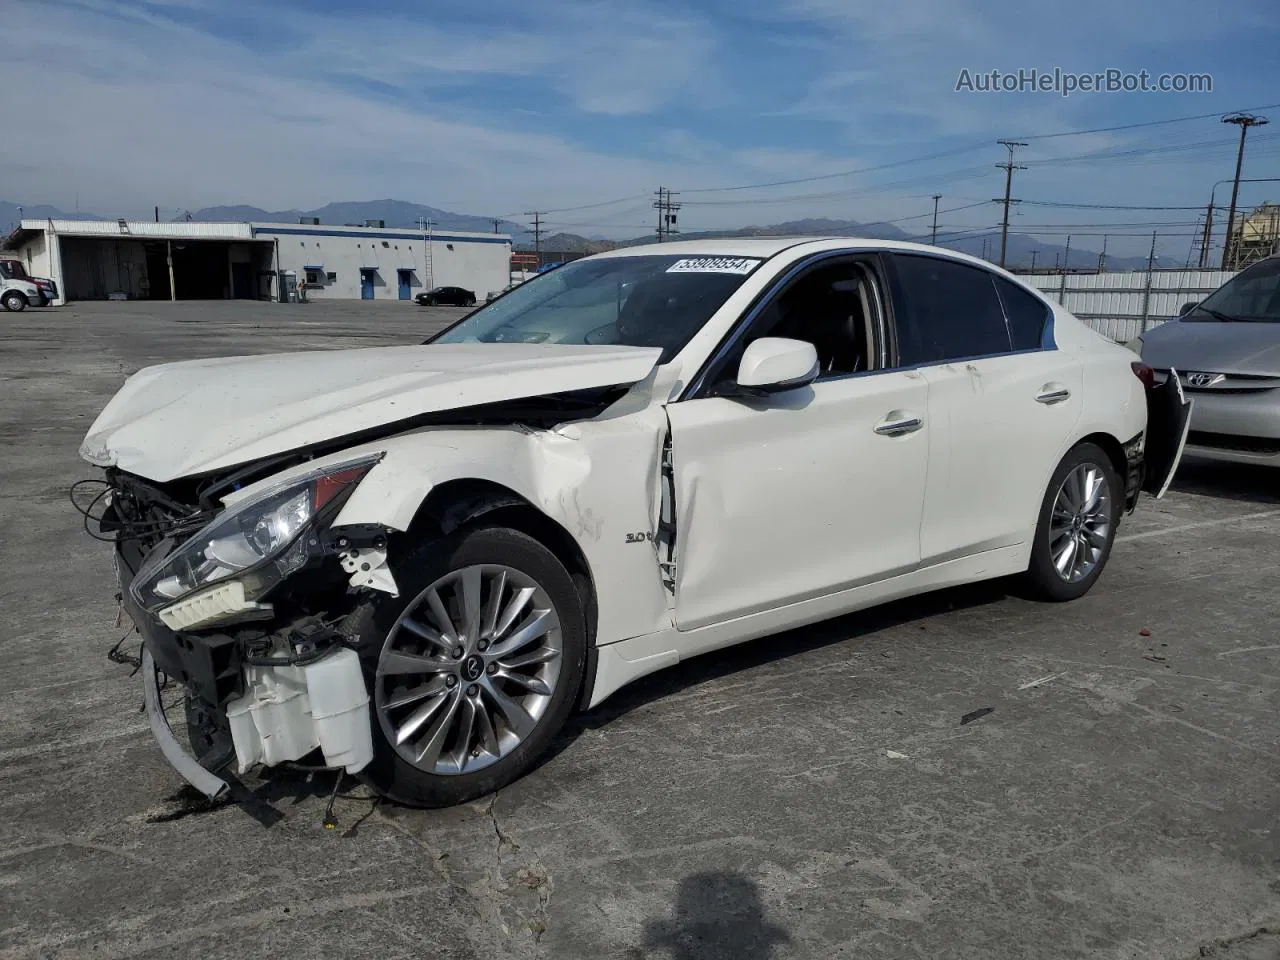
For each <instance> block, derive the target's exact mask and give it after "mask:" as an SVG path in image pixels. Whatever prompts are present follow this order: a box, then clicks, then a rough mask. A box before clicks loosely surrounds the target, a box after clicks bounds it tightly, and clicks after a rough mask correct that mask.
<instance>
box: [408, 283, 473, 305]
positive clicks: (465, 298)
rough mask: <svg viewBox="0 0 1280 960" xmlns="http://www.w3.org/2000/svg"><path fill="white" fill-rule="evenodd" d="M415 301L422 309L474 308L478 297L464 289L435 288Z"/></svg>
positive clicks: (418, 296)
mask: <svg viewBox="0 0 1280 960" xmlns="http://www.w3.org/2000/svg"><path fill="white" fill-rule="evenodd" d="M413 299H415V300H417V301H418V306H420V307H474V306H475V305H476V295H475V292H474V291H472V290H464V289H462V287H435V288H434V289H431V290H427V291H425V292H423V293H420V294H418V295H417V296H416V297H414V298H413Z"/></svg>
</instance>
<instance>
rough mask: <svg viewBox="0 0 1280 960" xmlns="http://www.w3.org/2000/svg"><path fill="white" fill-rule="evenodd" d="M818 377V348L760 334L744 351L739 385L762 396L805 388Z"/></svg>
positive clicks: (798, 341) (743, 391)
mask: <svg viewBox="0 0 1280 960" xmlns="http://www.w3.org/2000/svg"><path fill="white" fill-rule="evenodd" d="M817 377H818V351H817V350H816V349H814V346H813V344H812V343H806V342H805V341H803V340H791V339H789V338H787V337H761V338H760V339H759V340H754V341H752V342H751V344H749V345H748V346H747V349H746V351H745V352H744V353H743V354H742V362H741V363H739V364H738V379H737V386H738V388H739V389H740V390H741V392H742V393H743V394H747V395H752V394H754V395H762V394H768V393H779V392H781V391H783V390H791V389H793V388H795V387H803V386H804V385H805V384H809V383H812V382H813V381H814V380H816V379H817Z"/></svg>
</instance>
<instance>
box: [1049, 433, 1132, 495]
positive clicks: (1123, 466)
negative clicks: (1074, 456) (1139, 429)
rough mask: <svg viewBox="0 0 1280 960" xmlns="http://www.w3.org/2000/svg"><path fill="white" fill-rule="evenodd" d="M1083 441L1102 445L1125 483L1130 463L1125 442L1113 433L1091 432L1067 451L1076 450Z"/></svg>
mask: <svg viewBox="0 0 1280 960" xmlns="http://www.w3.org/2000/svg"><path fill="white" fill-rule="evenodd" d="M1082 443H1092V444H1096V445H1097V446H1099V447H1101V448H1102V450H1103V452H1104V453H1106V455H1107V457H1108V458H1109V459H1110V460H1111V466H1113V467H1114V468H1115V471H1116V476H1117V477H1119V478H1120V482H1121V484H1123V483H1124V481H1125V476H1126V475H1127V474H1128V472H1129V464H1128V460H1127V459H1126V458H1125V455H1124V444H1123V443H1121V442H1120V441H1119V440H1117V439H1116V438H1115V437H1114V436H1112V435H1111V434H1109V433H1104V432H1100V431H1099V432H1095V433H1090V434H1087V435H1085V436H1083V437H1081V438H1080V439H1079V440H1077V441H1076V442H1075V443H1073V444H1072V445H1071V446H1070V448H1069V449H1068V450H1067V453H1070V452H1071V450H1074V449H1075V448H1076V447H1078V446H1080V444H1082ZM1065 455H1066V454H1063V456H1065ZM1059 462H1061V458H1059Z"/></svg>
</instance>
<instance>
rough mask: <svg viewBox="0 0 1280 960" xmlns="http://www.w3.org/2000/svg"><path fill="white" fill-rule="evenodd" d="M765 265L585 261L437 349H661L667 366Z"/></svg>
mask: <svg viewBox="0 0 1280 960" xmlns="http://www.w3.org/2000/svg"><path fill="white" fill-rule="evenodd" d="M762 262H763V261H762V260H760V259H758V258H754V257H727V256H726V257H718V256H700V257H688V256H685V257H680V256H673V255H670V254H668V255H665V256H659V255H642V256H632V257H606V258H603V259H600V260H578V261H575V262H573V263H568V264H565V265H564V266H562V267H558V268H556V269H555V270H553V271H549V272H547V273H543V274H539V275H538V276H536V277H534V278H533V279H531V280H528V281H526V282H525V283H522V284H521V285H520V286H518V287H516V288H515V289H514V290H512V291H511V292H509V293H507V294H506V295H505V296H503V297H501V298H500V299H498V300H495V301H493V303H491V304H489V305H488V306H485V307H481V308H480V309H479V310H477V311H476V312H475V313H472V314H471V315H470V316H468V317H467V318H466V319H464V320H462V321H461V322H460V323H457V324H455V325H454V326H452V327H450V328H449V329H447V330H445V331H444V332H443V333H441V334H440V335H439V336H437V337H435V338H434V339H432V340H431V341H430V342H431V343H573V344H583V343H590V344H625V345H629V346H640V347H660V348H661V349H662V359H661V361H660V362H662V363H666V362H667V361H668V360H670V359H671V358H672V357H673V356H675V355H676V354H677V353H678V352H679V351H680V350H681V348H683V347H684V345H685V344H686V343H688V342H689V340H690V338H692V337H693V335H694V334H695V333H697V331H698V330H699V329H701V328H702V325H703V324H705V323H706V322H707V321H708V320H709V319H711V315H712V314H714V313H715V312H716V310H718V309H719V308H720V307H721V305H722V304H723V303H724V302H725V301H726V300H727V299H729V297H730V296H731V295H732V294H733V293H734V291H736V290H737V289H738V288H739V287H740V286H742V283H743V281H744V280H746V278H747V276H748V275H749V274H750V273H751V272H752V271H753V270H754V269H755V268H756V267H757V266H759V265H760V263H762Z"/></svg>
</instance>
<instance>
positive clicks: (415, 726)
mask: <svg viewBox="0 0 1280 960" xmlns="http://www.w3.org/2000/svg"><path fill="white" fill-rule="evenodd" d="M448 700H449V698H448V696H447V695H444V694H440V695H437V696H436V698H435V699H434V700H432V701H430V702H429V703H424V704H423V705H422V706H420V707H419V708H418V709H417V710H415V711H413V713H411V714H410V715H409V716H408V717H406V718H405V721H404V723H402V724H400V726H399V727H397V728H396V743H404V742H405V741H406V740H408V739H409V738H410V737H412V736H413V735H414V734H415V733H417V732H418V731H419V730H420V729H421V728H422V725H423V724H424V723H426V722H427V721H428V720H430V719H431V718H432V717H434V716H435V715H436V713H437V712H438V711H439V710H440V708H441V707H442V706H444V705H445V703H447V702H448Z"/></svg>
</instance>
